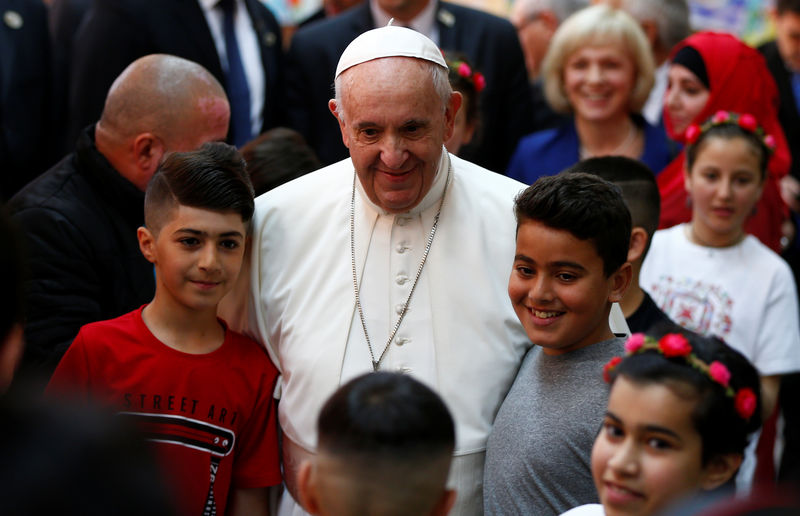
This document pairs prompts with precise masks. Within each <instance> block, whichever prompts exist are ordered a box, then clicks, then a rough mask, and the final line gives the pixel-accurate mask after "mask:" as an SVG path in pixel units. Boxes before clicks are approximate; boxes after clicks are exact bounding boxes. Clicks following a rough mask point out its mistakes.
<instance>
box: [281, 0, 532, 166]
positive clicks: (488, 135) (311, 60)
mask: <svg viewBox="0 0 800 516" xmlns="http://www.w3.org/2000/svg"><path fill="white" fill-rule="evenodd" d="M390 17H391V18H394V20H395V22H394V24H395V25H407V26H410V27H412V28H414V29H416V30H418V31H419V32H422V33H423V34H425V35H426V36H428V37H430V38H431V39H432V40H433V41H434V42H436V43H437V44H438V45H439V47H440V48H442V49H444V50H449V51H455V52H461V53H463V54H464V55H466V56H467V58H468V59H469V60H470V61H471V62H472V63H473V64H474V66H475V68H476V69H477V70H479V71H480V72H482V73H483V75H484V76H485V77H486V89H484V90H483V91H482V92H481V97H480V103H481V110H480V112H481V122H480V123H481V128H480V129H479V137H478V140H479V141H478V142H476V143H474V144H471V145H470V146H467V147H465V148H464V149H463V151H462V152H461V153H460V154H461V156H462V157H465V158H466V159H468V160H470V161H474V162H475V163H478V164H479V165H482V166H484V167H486V168H488V169H490V170H493V171H495V172H501V173H502V172H505V169H506V165H507V163H508V160H509V158H510V156H511V153H512V152H513V151H514V149H515V148H516V145H517V141H518V140H519V138H520V137H521V136H523V135H525V134H528V133H530V132H533V131H534V130H535V129H536V128H535V127H534V125H533V106H532V101H531V96H530V93H529V90H528V78H527V73H526V71H525V60H524V58H523V56H522V49H521V48H520V45H519V40H518V38H517V33H516V31H515V30H514V27H512V26H511V24H510V23H509V22H508V21H507V20H504V19H502V18H498V17H496V16H493V15H491V14H488V13H485V12H482V11H477V10H475V9H470V8H467V7H463V6H459V5H454V4H450V3H446V2H440V1H437V0H401V1H390V0H368V1H365V2H364V3H362V4H361V5H358V6H356V7H353V8H352V9H349V10H348V11H345V12H344V13H342V14H340V15H339V16H337V17H335V18H332V19H326V20H324V21H320V22H318V23H314V24H311V25H308V26H306V27H302V28H300V29H299V30H298V31H297V32H296V33H295V35H294V36H293V38H292V44H291V47H290V49H289V56H288V63H287V71H286V80H287V101H288V108H289V123H290V125H292V126H293V127H294V128H295V129H297V130H298V131H300V133H301V134H303V135H304V136H305V137H306V140H307V141H308V143H309V144H310V145H311V146H312V148H313V149H314V150H315V151H316V152H317V155H318V156H319V158H320V159H321V160H322V162H323V163H333V162H335V161H339V160H341V159H344V158H346V157H348V153H347V148H346V147H345V146H344V144H343V143H342V137H341V132H340V131H339V126H338V124H337V123H336V119H335V118H334V117H333V116H331V114H330V112H329V111H328V100H330V99H331V98H333V83H332V81H331V77H333V76H334V71H335V69H336V63H337V62H338V60H339V56H341V54H342V52H343V51H344V49H345V47H347V45H348V44H349V43H350V42H351V41H352V40H353V39H355V38H356V36H358V35H359V34H361V33H362V32H365V31H367V30H369V29H372V28H375V27H377V26H382V25H385V24H386V22H387V21H388V19H389V18H390Z"/></svg>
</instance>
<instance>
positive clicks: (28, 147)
mask: <svg viewBox="0 0 800 516" xmlns="http://www.w3.org/2000/svg"><path fill="white" fill-rule="evenodd" d="M50 86H51V81H50V40H49V37H48V34H47V14H46V8H45V5H44V4H43V3H42V2H41V0H0V202H2V201H6V200H8V199H9V198H10V197H11V196H12V195H14V193H15V192H16V191H17V190H19V189H20V188H22V187H23V186H25V183H27V182H28V181H30V180H31V179H33V178H34V177H36V176H37V175H39V174H40V173H42V172H43V171H44V169H45V168H47V166H49V165H50V164H51V163H52V162H50V160H49V158H50V157H53V158H57V157H58V156H57V155H54V154H53V153H51V152H50V146H49V142H50V132H49V130H50V127H51V123H50V122H51V114H52V109H51V108H52V104H51V94H52V92H51V88H50Z"/></svg>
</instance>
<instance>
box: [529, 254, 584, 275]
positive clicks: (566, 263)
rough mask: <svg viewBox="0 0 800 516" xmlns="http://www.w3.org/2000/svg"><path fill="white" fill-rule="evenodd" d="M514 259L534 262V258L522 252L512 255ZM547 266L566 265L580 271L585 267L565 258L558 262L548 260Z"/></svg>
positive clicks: (557, 266)
mask: <svg viewBox="0 0 800 516" xmlns="http://www.w3.org/2000/svg"><path fill="white" fill-rule="evenodd" d="M514 260H515V261H517V260H519V261H521V262H525V263H532V264H535V263H536V260H534V259H533V258H531V257H530V256H526V255H524V254H517V255H515V256H514ZM547 266H548V267H551V268H553V267H555V268H561V267H568V268H570V269H576V270H580V271H585V270H586V267H584V266H583V265H581V264H579V263H576V262H570V261H566V260H564V261H558V262H550V263H548V264H547Z"/></svg>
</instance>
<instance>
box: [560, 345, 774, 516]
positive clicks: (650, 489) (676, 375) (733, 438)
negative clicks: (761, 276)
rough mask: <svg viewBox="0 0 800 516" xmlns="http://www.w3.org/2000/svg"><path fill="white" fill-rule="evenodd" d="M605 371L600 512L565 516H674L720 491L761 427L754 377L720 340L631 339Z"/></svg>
mask: <svg viewBox="0 0 800 516" xmlns="http://www.w3.org/2000/svg"><path fill="white" fill-rule="evenodd" d="M625 351H626V356H625V357H624V358H620V357H615V358H614V359H612V360H611V361H609V363H608V364H606V366H605V367H604V370H603V374H604V375H605V376H606V380H607V381H608V382H609V383H611V393H610V395H609V399H608V410H607V412H606V417H605V420H604V422H603V426H602V428H601V430H600V433H599V434H598V436H597V439H596V440H595V443H594V447H593V449H592V476H593V478H594V482H595V486H596V487H597V493H598V495H599V498H600V502H602V505H600V504H590V505H582V506H580V507H577V508H575V509H572V510H570V511H567V512H566V513H564V515H563V516H603V515H605V516H612V515H613V516H617V515H637V516H649V515H653V514H670V510H669V508H670V507H673V506H674V504H676V503H678V502H681V501H682V500H685V499H686V498H688V497H691V496H692V495H695V494H697V493H698V492H702V491H706V490H711V489H715V488H717V487H719V486H722V485H724V484H726V483H727V482H728V481H729V480H730V479H731V478H732V477H733V475H734V474H735V473H736V470H737V468H738V467H739V465H740V464H741V462H742V458H743V455H744V450H745V447H746V446H747V441H748V437H749V436H750V435H751V434H752V433H753V432H755V431H756V430H757V429H758V428H759V426H760V425H761V418H760V414H759V409H760V403H761V401H760V388H759V379H758V372H757V371H756V370H755V368H754V367H753V366H752V365H751V364H750V362H748V360H747V359H746V358H745V357H744V356H742V355H741V354H740V353H739V352H737V351H735V350H734V349H732V348H730V347H729V346H727V345H726V344H725V343H723V342H722V341H721V340H719V339H717V338H708V337H701V336H699V335H695V334H691V335H685V336H684V335H681V334H669V335H665V336H664V337H662V338H661V339H660V340H658V341H657V340H655V339H654V338H652V337H646V336H644V335H643V334H634V335H632V336H631V337H630V339H629V340H628V342H627V343H626V344H625Z"/></svg>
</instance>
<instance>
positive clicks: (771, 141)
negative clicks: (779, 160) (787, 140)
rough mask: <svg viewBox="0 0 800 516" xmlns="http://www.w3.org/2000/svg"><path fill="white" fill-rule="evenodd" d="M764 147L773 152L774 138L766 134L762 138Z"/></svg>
mask: <svg viewBox="0 0 800 516" xmlns="http://www.w3.org/2000/svg"><path fill="white" fill-rule="evenodd" d="M764 145H766V146H767V147H768V148H769V150H775V137H774V136H772V135H771V134H768V135H766V136H765V137H764Z"/></svg>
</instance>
